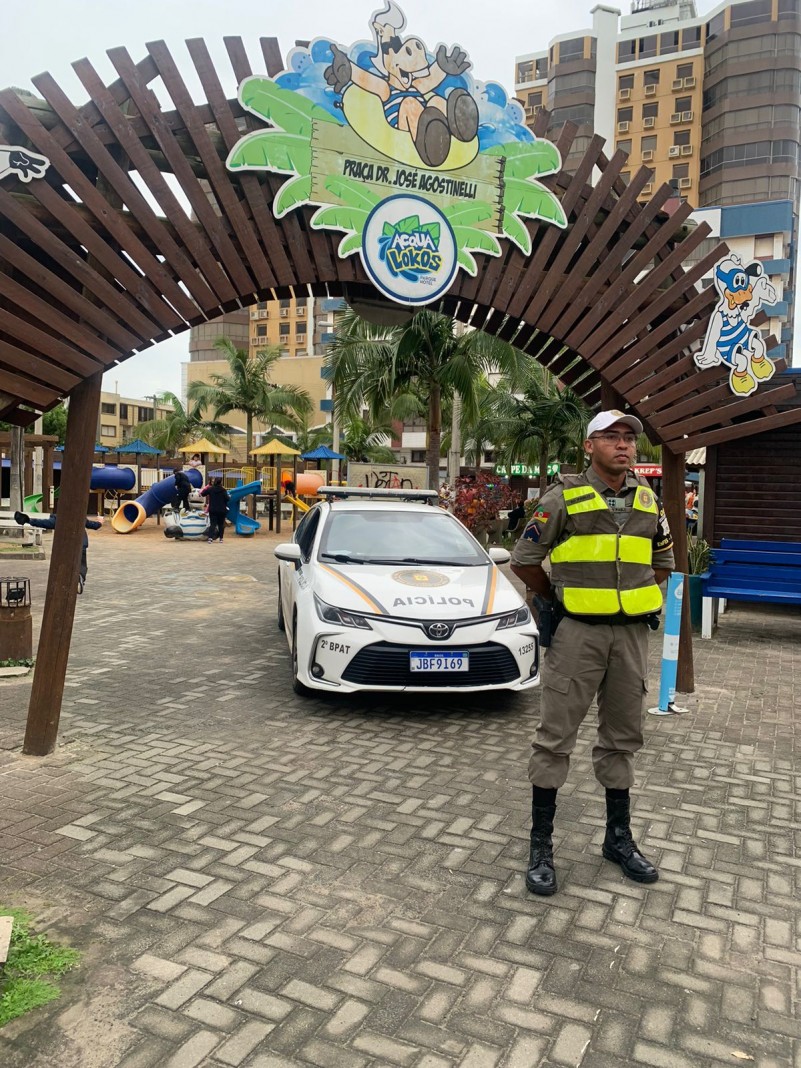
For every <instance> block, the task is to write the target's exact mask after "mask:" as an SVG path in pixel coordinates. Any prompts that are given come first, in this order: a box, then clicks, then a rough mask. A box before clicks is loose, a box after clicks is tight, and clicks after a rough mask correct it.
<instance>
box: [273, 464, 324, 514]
mask: <svg viewBox="0 0 801 1068" xmlns="http://www.w3.org/2000/svg"><path fill="white" fill-rule="evenodd" d="M325 481H326V478H325V472H324V471H301V472H300V474H298V475H295V477H294V479H293V477H292V472H290V471H287V472H285V477H284V476H283V475H282V477H281V489H282V491H283V493H282V497H281V499H282V500H284V501H288V502H289V503H290V504H291V505H292V506H293V507H294V508H297V510H298V511H299V512H308V511H309V509H310V508H311V505H310V504H307V503H306V502H305V501H303V500H301V497H316V496H317V491H318V490H319V489H320V487H321V486H324V485H325ZM288 485H294V487H295V492H294V493H290V492H288V490H287V486H288Z"/></svg>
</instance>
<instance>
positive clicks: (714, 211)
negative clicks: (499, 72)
mask: <svg viewBox="0 0 801 1068" xmlns="http://www.w3.org/2000/svg"><path fill="white" fill-rule="evenodd" d="M515 82H516V94H517V96H518V98H519V99H520V100H521V102H522V103H523V106H524V108H525V110H526V117H527V121H528V122H529V123H533V121H534V119H535V117H536V115H537V112H538V110H539V109H540V108H541V107H545V108H547V109H548V110H549V112H550V119H549V126H548V136H550V137H552V138H556V136H558V132H559V130H560V129H561V127H562V126H563V124H564V123H565V122H566V121H571V122H574V123H576V124H577V125H578V128H579V129H578V135H577V137H576V140H575V141H574V144H573V148H572V150H571V153H570V155H569V156H568V157H567V159H566V161H565V166H566V167H567V169H568V170H569V169H571V168H573V167H574V166H575V163H576V162H577V160H578V159H580V158H581V156H582V155H583V153H584V151H585V149H586V147H587V145H588V143H589V140H590V138H591V136H592V134H593V133H599V134H601V136H603V137H605V138H606V140H607V145H608V146H614V148H615V149H622V150H623V151H625V152H626V153H627V154H628V157H629V158H628V165H627V167H626V169H625V170H624V172H623V177H624V179H626V180H627V179H628V178H629V177H630V176H631V175H632V174H634V173H635V172H636V171H637V170H638V169H639V167H640V166H641V165H644V166H646V167H649V168H650V169H651V170H652V171H653V178H652V180H651V181H650V182H649V183H648V184H647V185H646V186H645V187H644V189H643V191H642V197H641V199H643V200H645V199H647V198H648V197H649V196H650V195H651V194H652V193H653V191H654V190H655V189H656V188H658V187H659V186H660V185H662V184H663V183H665V182H667V183H668V184H669V185H671V186H672V188H673V191H674V195H675V197H676V198H677V199H679V200H689V202H690V203H691V204H693V205H696V206H697V207H698V208H700V209H705V210H704V211H703V212H695V213H694V214H693V218H696V219H700V218H704V219H706V221H709V222H711V223H712V225H713V233H714V235H715V237H716V238H720V239H723V240H725V241H726V242H727V243H728V244H729V246H730V247H731V248H732V250H733V251H735V252H737V253H738V254H740V255H741V256H743V258H744V260H745V261H746V262H747V260H748V259H751V258H758V259H760V260H762V262H763V266H764V269H765V271H766V273H767V274H768V275H769V277H770V279H771V281H772V283H773V284H774V286H775V287H776V288H777V290H778V292H779V294H780V296H781V301H780V304H779V305H778V306H777V307H776V308H773V309H771V310H770V315H771V326H770V332H772V333H773V334H774V336H775V337H776V338H777V339H781V340H780V344H779V345H778V346H777V348H776V349H774V350H772V352H771V355H772V356H774V358H775V357H778V356H784V357H786V358H788V359H791V357H792V300H793V283H794V274H795V266H794V261H795V256H796V255H797V250H798V197H799V178H801V0H743V2H728V3H723V4H719V5H718V6H717V7H715V8H714V9H713V10H712V11H711V12H708V13H707V14H705V15H703V16H699V15H698V13H697V9H696V5H695V2H694V0H678V2H672V0H634V2H633V3H632V6H631V13H630V14H629V15H624V16H621V14H620V12H619V11H618V10H617V9H616V8H611V7H605V6H603V5H598V6H597V7H595V8H593V10H592V26H591V27H590V28H588V29H584V30H577V31H575V32H573V33H571V34H562V35H560V36H559V37H557V38H554V40H553V41H551V42H550V44H549V47H548V49H547V50H546V51H544V52H536V53H528V54H526V55H521V56H518V57H517V60H516V77H515ZM705 244H706V243H705ZM703 251H704V250H703V249H702V250H700V253H699V254H703ZM765 329H766V332H767V328H765Z"/></svg>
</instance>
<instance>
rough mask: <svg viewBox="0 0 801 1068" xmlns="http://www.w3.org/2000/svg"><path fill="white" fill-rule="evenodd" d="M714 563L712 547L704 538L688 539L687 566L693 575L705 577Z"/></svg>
mask: <svg viewBox="0 0 801 1068" xmlns="http://www.w3.org/2000/svg"><path fill="white" fill-rule="evenodd" d="M711 562H712V546H711V545H710V544H709V542H707V541H704V539H703V538H693V537H692V536H691V537H689V538H688V539H687V566H688V569H689V572H690V574H691V575H703V573H704V572H705V571H708V570H709V565H710V563H711Z"/></svg>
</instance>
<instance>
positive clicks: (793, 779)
mask: <svg viewBox="0 0 801 1068" xmlns="http://www.w3.org/2000/svg"><path fill="white" fill-rule="evenodd" d="M148 528H149V529H145V530H143V531H141V532H138V533H136V534H135V535H132V536H130V537H120V536H116V535H114V534H113V533H112V532H111V530H110V529H108V528H104V529H103V530H102V531H101V532H99V533H98V534H97V535H90V539H91V548H90V554H89V560H90V572H89V581H88V585H87V590H86V593H85V594H84V596H83V597H82V598H80V599H79V604H78V610H77V617H76V626H75V634H74V639H73V647H72V654H71V659H70V669H69V676H68V685H67V690H66V694H65V700H64V710H63V715H62V721H61V734H60V745H59V748H58V750H57V752H56V753H55V754H54V755H53V756H51V757H48V758H46V759H35V758H30V757H23V756H22V755H21V742H22V737H23V733H24V723H25V716H26V711H27V701H28V694H29V690H30V680H29V679H23V680H9V681H5V682H2V683H0V903H3V904H6V905H16V906H24V907H26V908H27V909H28V910H29V911H30V912H32V913H33V914H34V915H35V916H36V918H37V921H38V926H39V928H40V929H44V930H47V931H48V932H49V933H50V935H51V937H53V938H57V939H62V940H65V941H68V942H69V943H70V944H72V945H74V946H76V947H77V948H79V949H80V950H82V952H83V954H84V957H83V961H82V964H81V966H80V968H79V969H78V970H76V971H75V972H73V973H71V974H70V975H68V976H67V977H65V979H64V981H63V983H62V997H61V998H60V1000H58V1001H56V1002H53V1003H52V1004H51V1005H49V1006H47V1007H45V1008H43V1009H40V1010H37V1011H36V1012H34V1013H31V1014H29V1015H28V1016H26V1017H23V1018H22V1019H20V1020H17V1021H14V1022H13V1023H11V1024H9V1025H7V1026H6V1027H5V1028H4V1029H3V1030H2V1031H0V1064H2V1065H3V1066H4V1068H23V1066H25V1068H52V1066H53V1065H58V1066H59V1068H116V1066H119V1068H193V1066H196V1065H203V1066H239V1065H242V1066H247V1068H279V1066H280V1068H284V1066H294V1065H298V1066H309V1065H311V1066H319V1068H340V1066H341V1068H363V1066H382V1068H383V1066H387V1068H390V1066H403V1068H452V1066H459V1068H496V1066H498V1068H533V1066H540V1065H541V1066H543V1068H552V1066H553V1068H556V1066H574V1068H577V1066H579V1065H581V1066H582V1068H628V1066H632V1068H634V1066H638V1068H642V1066H643V1065H647V1066H657V1068H704V1066H707V1065H708V1066H717V1065H733V1064H744V1065H753V1066H754V1068H801V1018H800V1017H799V1011H798V1010H799V999H800V998H801V984H799V975H800V974H801V973H800V972H799V964H801V849H799V845H800V844H801V770H800V769H801V763H800V762H799V757H801V747H800V746H799V737H798V730H797V724H798V713H797V711H796V709H797V707H798V706H799V704H801V642H800V641H799V638H801V616H799V614H798V612H797V610H791V609H784V610H775V609H768V610H764V611H763V610H761V609H753V610H749V609H746V608H745V606H742V607H739V608H738V609H737V610H736V611H734V612H732V613H731V614H727V615H725V616H723V617H722V620H721V627H720V629H719V631H718V634H717V636H716V638H715V640H714V641H712V642H701V641H700V640H697V641H696V681H697V692H696V694H695V695H693V696H691V697H690V698H688V699H687V700H686V701H683V702H682V703H684V704H687V705H689V706H690V710H689V712H688V713H687V714H686V715H683V716H681V717H680V718H670V719H654V718H652V717H647V720H648V721H647V723H646V732H647V742H646V747H645V749H644V750H643V752H642V753H641V754H640V755H639V757H638V761H637V777H638V785H637V788H636V792H635V793H634V794H633V798H634V817H633V824H634V829H635V833H636V835H637V837H638V840H639V841H640V844H641V846H642V847H643V848H644V850H645V851H646V852H647V853H648V854H649V855H650V856H652V857H653V858H654V859H655V860H656V861H657V862H658V863H659V866H660V870H661V873H662V876H661V879H660V881H659V882H658V883H656V884H655V885H653V886H650V887H643V886H640V885H637V884H635V883H631V882H628V881H626V880H624V879H623V877H622V875H621V873H620V871H619V869H618V868H617V867H615V866H614V865H612V864H610V863H608V862H606V861H604V860H603V859H602V858H601V856H600V843H601V840H602V837H603V823H604V809H603V796H602V791H601V789H600V787H598V786H597V784H596V783H595V781H594V779H593V777H592V767H591V760H590V748H591V745H592V741H593V731H592V729H591V724H590V723H589V720H588V724H585V726H584V727H583V728H582V731H581V734H580V737H579V745H578V749H577V752H576V755H575V758H574V760H573V762H572V765H571V770H570V776H569V780H568V783H567V785H566V787H565V788H564V790H562V791H561V792H560V796H559V810H558V814H557V828H556V836H555V841H556V859H557V867H558V873H559V879H560V891H559V893H558V895H557V896H556V897H554V898H551V899H536V898H534V897H532V896H531V895H530V894H528V893H527V892H526V890H525V887H524V885H523V881H522V869H523V866H524V862H525V858H526V853H527V838H528V810H529V797H530V794H529V788H528V784H527V783H526V781H525V768H526V761H527V757H528V749H529V744H530V739H531V735H532V730H533V727H534V724H535V722H536V716H537V708H538V697H537V695H534V696H533V697H532V696H525V697H505V696H498V695H493V696H491V697H489V698H488V697H486V696H481V695H479V696H473V697H469V696H466V695H461V696H456V697H454V698H452V699H451V698H449V699H447V700H443V699H441V698H433V697H425V698H422V699H421V698H418V697H392V698H387V697H385V696H381V695H378V696H371V697H360V698H358V699H334V698H329V697H327V696H326V697H324V698H312V699H305V700H304V699H302V698H298V697H296V696H295V695H294V694H293V693H292V690H291V687H290V672H289V659H288V655H287V649H286V643H285V641H284V637H283V635H280V634H279V633H278V632H277V630H276V627H275V612H276V599H275V592H276V584H275V573H276V564H275V561H274V558H273V556H272V547H273V546H274V545H275V544H276V543H277V541H278V540H279V539H278V538H277V537H276V536H275V535H268V534H262V533H260V534H259V535H257V536H256V537H255V538H253V539H250V540H245V539H237V538H235V537H233V536H229V537H227V538H226V540H225V542H224V543H223V544H221V545H208V544H206V543H189V542H184V543H173V542H169V541H167V540H166V539H165V538H163V536H162V534H161V531H160V530H157V529H156V528H155V527H154V526H152V524H148ZM47 566H48V562H47V561H43V562H36V563H32V564H30V565H27V564H26V568H27V569H28V573H29V574H30V575H31V577H32V579H33V589H34V601H35V609H36V612H37V614H40V613H41V608H42V603H43V600H44V584H45V581H46V573H47ZM660 650H661V635H658V636H656V637H655V638H654V639H653V645H652V673H651V693H652V695H653V694H654V693H655V692H656V690H657V684H658V669H659V653H660Z"/></svg>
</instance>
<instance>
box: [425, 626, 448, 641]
mask: <svg viewBox="0 0 801 1068" xmlns="http://www.w3.org/2000/svg"><path fill="white" fill-rule="evenodd" d="M427 630H428V636H429V638H436V639H437V641H442V639H443V638H449V637H450V633H451V628H450V627H449V626H448V624H447V623H430V624H429V626H428V628H427Z"/></svg>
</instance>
